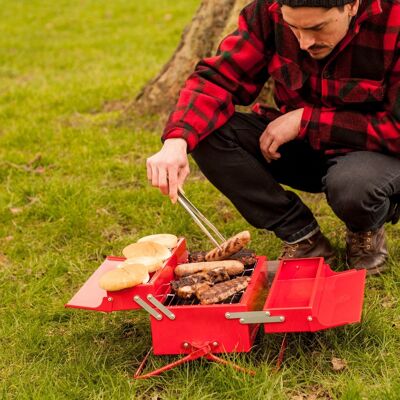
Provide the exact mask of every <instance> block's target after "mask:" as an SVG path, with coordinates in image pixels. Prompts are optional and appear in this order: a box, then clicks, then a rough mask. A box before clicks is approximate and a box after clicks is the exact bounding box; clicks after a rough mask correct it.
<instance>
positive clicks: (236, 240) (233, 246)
mask: <svg viewBox="0 0 400 400" xmlns="http://www.w3.org/2000/svg"><path fill="white" fill-rule="evenodd" d="M249 242H250V232H249V231H243V232H240V233H238V234H237V235H235V236H232V237H231V238H229V239H228V240H227V241H226V242H224V243H222V244H221V246H220V247H216V248H215V249H213V250H211V251H209V252H208V253H207V254H206V257H205V258H206V260H207V261H218V260H225V259H227V258H229V257H230V256H231V255H233V254H235V253H237V252H238V251H239V250H241V249H243V247H245V246H246V245H247V243H249Z"/></svg>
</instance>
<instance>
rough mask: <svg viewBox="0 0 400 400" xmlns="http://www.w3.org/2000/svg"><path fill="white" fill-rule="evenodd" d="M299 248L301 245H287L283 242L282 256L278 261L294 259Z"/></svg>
mask: <svg viewBox="0 0 400 400" xmlns="http://www.w3.org/2000/svg"><path fill="white" fill-rule="evenodd" d="M298 247H299V243H286V242H283V249H282V252H281V254H280V255H279V257H278V259H279V260H280V259H282V258H293V257H294V255H295V254H296V251H297V249H298Z"/></svg>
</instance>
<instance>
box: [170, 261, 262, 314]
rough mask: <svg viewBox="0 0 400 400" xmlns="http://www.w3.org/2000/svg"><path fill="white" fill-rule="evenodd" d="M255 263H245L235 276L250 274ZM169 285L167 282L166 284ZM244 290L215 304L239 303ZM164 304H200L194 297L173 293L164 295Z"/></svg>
mask: <svg viewBox="0 0 400 400" xmlns="http://www.w3.org/2000/svg"><path fill="white" fill-rule="evenodd" d="M254 268H255V264H252V265H246V266H245V269H244V271H243V272H242V273H241V274H240V275H237V276H236V278H238V277H240V276H251V275H252V274H253V272H254ZM168 285H169V284H168ZM244 292H245V289H244V290H241V291H240V292H238V293H235V294H234V295H232V296H230V297H228V298H227V299H225V300H224V301H221V302H219V303H217V304H236V303H239V302H240V300H241V299H242V295H243V293H244ZM164 305H165V306H167V307H171V306H195V305H200V301H199V300H198V299H197V298H196V297H193V298H192V299H182V298H180V297H179V296H177V295H176V294H175V293H170V294H168V295H166V298H165V301H164Z"/></svg>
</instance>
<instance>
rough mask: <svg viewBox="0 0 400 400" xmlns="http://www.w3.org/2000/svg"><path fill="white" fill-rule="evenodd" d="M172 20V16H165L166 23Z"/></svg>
mask: <svg viewBox="0 0 400 400" xmlns="http://www.w3.org/2000/svg"><path fill="white" fill-rule="evenodd" d="M171 19H172V14H165V15H164V21H171Z"/></svg>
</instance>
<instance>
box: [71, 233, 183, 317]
mask: <svg viewBox="0 0 400 400" xmlns="http://www.w3.org/2000/svg"><path fill="white" fill-rule="evenodd" d="M187 257H188V253H187V250H186V241H185V239H183V238H182V239H180V240H179V242H178V244H177V247H176V248H175V249H174V250H173V252H172V256H171V257H170V258H169V259H168V260H167V261H166V262H165V263H164V266H163V268H161V269H159V270H158V271H157V272H155V273H154V274H152V275H151V278H150V281H149V282H148V283H146V284H143V285H138V286H135V287H133V288H129V289H123V290H119V291H116V292H107V291H105V290H103V289H101V288H100V287H99V280H100V277H101V276H102V275H103V274H104V273H106V272H107V271H110V270H111V269H114V268H116V266H117V265H118V264H120V263H121V262H122V261H124V260H125V258H121V257H107V259H106V260H105V261H104V262H103V264H101V266H100V267H99V268H98V269H97V270H96V271H95V272H94V273H93V275H92V276H91V277H90V278H89V279H88V280H87V281H86V283H85V284H84V285H83V286H82V287H81V288H80V289H79V291H78V292H77V293H76V294H75V296H74V297H73V298H72V299H71V300H70V301H69V302H68V303H67V304H66V305H65V307H69V308H81V309H84V310H94V311H103V312H111V311H120V310H137V309H140V306H139V305H138V304H137V303H136V302H134V301H133V297H134V296H140V297H141V298H146V296H147V295H148V294H162V293H163V292H162V290H168V286H169V285H166V283H168V284H169V282H170V281H171V280H172V279H173V275H174V274H173V269H174V268H175V266H176V265H177V263H178V262H179V263H183V262H186V261H187Z"/></svg>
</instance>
